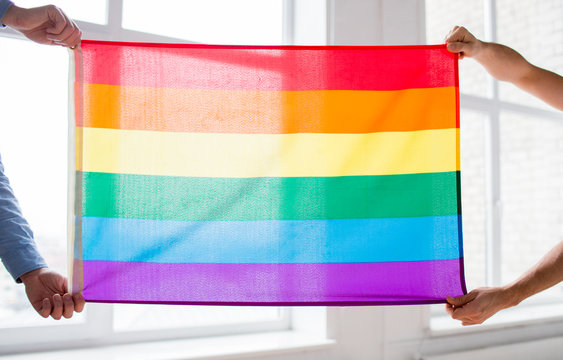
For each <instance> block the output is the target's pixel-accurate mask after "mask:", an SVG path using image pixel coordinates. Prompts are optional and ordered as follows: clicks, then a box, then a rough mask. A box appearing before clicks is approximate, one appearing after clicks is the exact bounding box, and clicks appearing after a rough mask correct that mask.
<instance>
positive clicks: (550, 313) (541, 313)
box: [429, 303, 563, 337]
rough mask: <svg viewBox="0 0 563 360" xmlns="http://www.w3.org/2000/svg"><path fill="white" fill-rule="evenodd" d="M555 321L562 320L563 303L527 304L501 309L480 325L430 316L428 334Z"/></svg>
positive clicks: (495, 328)
mask: <svg viewBox="0 0 563 360" xmlns="http://www.w3.org/2000/svg"><path fill="white" fill-rule="evenodd" d="M554 314H557V315H554ZM557 321H563V303H552V304H533V305H532V304H529V305H524V306H518V307H513V308H510V309H506V310H503V311H501V312H499V313H497V314H495V315H494V316H493V317H491V318H490V319H488V320H487V321H486V322H485V323H483V324H482V325H473V326H461V323H460V322H459V321H457V320H453V319H451V318H450V317H449V316H432V317H431V318H430V326H429V334H430V336H431V337H440V336H450V335H461V334H466V333H473V332H480V331H488V330H498V329H506V328H508V327H517V326H526V325H534V324H538V323H542V324H545V323H546V322H557Z"/></svg>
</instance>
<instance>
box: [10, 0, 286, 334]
mask: <svg viewBox="0 0 563 360" xmlns="http://www.w3.org/2000/svg"><path fill="white" fill-rule="evenodd" d="M47 3H51V1H49V2H46V1H42V0H29V1H16V4H19V5H21V6H25V7H32V6H39V5H44V4H47ZM52 3H54V4H55V5H57V6H59V7H61V8H63V9H64V10H65V11H66V12H67V13H68V14H69V15H70V16H71V17H73V18H75V19H77V20H78V21H79V25H80V26H81V28H82V29H83V32H84V35H83V37H84V38H85V39H104V36H105V37H106V39H107V37H108V35H107V34H126V35H124V36H125V37H124V38H119V39H115V38H112V39H113V40H122V41H153V40H146V35H147V34H157V35H160V36H161V39H162V40H163V41H165V40H166V39H167V38H166V37H167V36H168V37H170V38H169V40H168V42H174V41H189V42H200V43H221V44H269V45H279V44H281V43H282V40H283V39H282V34H283V19H284V14H283V5H284V4H283V1H282V0H275V1H266V2H264V1H260V0H244V1H237V2H232V1H228V0H213V1H205V2H203V1H170V0H167V1H161V2H159V3H158V9H161V10H162V11H164V10H165V11H166V16H164V14H163V13H162V11H157V10H155V2H154V1H152V2H149V1H129V0H125V1H114V0H110V1H106V0H96V1H88V2H77V1H70V0H59V1H57V0H54V1H52ZM121 7H122V9H123V11H122V12H121V11H119V10H120V8H121ZM218 9H220V10H219V11H218ZM112 12H113V13H112ZM119 14H123V21H122V22H121V21H119V22H114V23H111V22H108V19H109V18H111V17H112V16H114V17H115V15H118V16H119ZM211 14H213V16H211ZM258 15H259V16H258ZM147 19H149V20H147ZM121 23H123V27H121ZM234 24H236V26H233V25H234ZM124 29H127V31H125V30H124ZM257 29H260V30H259V31H257ZM178 39H181V40H178ZM0 48H1V49H2V54H3V58H2V69H3V71H2V84H3V85H2V87H1V88H0V98H1V99H2V103H3V104H9V105H10V106H4V107H3V110H2V118H3V120H4V121H2V122H1V123H0V153H1V154H2V160H3V162H4V165H5V168H6V174H7V175H8V176H9V178H10V180H11V184H12V186H13V188H14V191H15V193H16V195H17V196H18V198H19V200H20V204H21V207H22V209H23V213H24V216H25V217H26V218H27V219H28V221H29V222H30V224H31V227H32V229H33V230H34V234H35V239H36V242H37V244H38V247H39V249H40V252H41V253H42V255H43V256H44V257H45V258H46V260H47V262H48V264H49V266H50V267H52V268H53V269H55V270H56V271H59V272H60V273H62V274H66V272H67V259H66V257H67V255H66V247H67V245H66V231H67V230H66V217H67V215H66V211H67V200H66V199H67V147H68V141H67V127H68V124H67V119H68V116H67V112H68V100H67V99H68V91H67V87H68V75H67V74H68V54H67V51H66V50H64V49H62V48H56V47H47V46H39V45H37V44H32V43H31V42H29V41H27V40H22V39H21V38H18V36H17V35H16V34H15V33H13V32H10V31H9V30H5V31H3V32H2V33H0ZM39 59H40V60H39ZM7 69H8V70H7ZM0 289H1V290H0V334H2V331H8V332H9V331H10V329H14V328H21V327H26V328H30V327H35V326H54V325H56V328H64V327H66V326H67V325H69V324H82V325H84V326H85V327H86V328H88V327H92V328H95V329H94V330H92V331H90V333H92V332H93V333H96V331H97V332H98V334H99V336H100V337H101V338H106V339H107V338H109V337H110V336H111V333H112V332H113V334H114V336H113V337H114V338H118V337H116V336H117V335H115V334H118V333H128V335H131V332H135V333H139V334H141V333H142V334H141V335H139V336H141V337H138V338H137V340H138V339H148V338H162V337H163V336H170V337H181V336H190V335H191V336H201V335H210V334H218V333H220V334H224V333H229V332H231V333H232V332H249V331H259V330H268V329H285V328H288V327H289V313H288V310H285V309H282V308H276V307H198V306H154V305H106V304H89V305H88V306H87V307H86V311H85V312H84V313H83V314H75V316H74V317H73V319H71V320H70V321H69V320H65V321H60V322H56V321H54V320H52V319H49V320H45V319H43V318H41V317H40V316H38V315H37V314H36V313H35V311H34V310H33V309H32V308H31V306H30V305H29V303H28V301H27V298H26V296H25V293H24V288H23V286H21V285H16V284H15V283H14V281H13V279H12V278H11V277H10V276H9V274H8V273H7V272H6V271H5V270H4V269H3V268H2V270H0ZM99 329H106V330H103V331H100V330H99ZM107 329H109V331H110V333H107ZM163 329H168V330H167V332H166V331H165V332H162V330H163ZM198 329H200V330H198ZM154 330H159V331H158V332H157V331H154ZM53 331H57V330H56V329H54V330H53ZM174 331H176V332H174ZM76 336H79V335H76ZM1 337H4V336H1ZM127 339H133V340H134V337H131V336H128V337H127ZM6 341H8V340H6ZM1 342H2V341H1V340H0V343H1Z"/></svg>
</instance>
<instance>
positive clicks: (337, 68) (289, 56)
mask: <svg viewBox="0 0 563 360" xmlns="http://www.w3.org/2000/svg"><path fill="white" fill-rule="evenodd" d="M81 47H82V54H83V66H84V73H83V81H84V82H86V83H94V84H109V85H128V86H146V87H161V88H162V87H163V88H186V89H222V90H294V91H296V90H400V89H409V88H428V87H447V86H455V85H456V76H455V65H454V62H455V60H456V57H455V56H456V55H455V54H452V53H450V52H448V51H447V50H446V48H445V46H444V45H439V46H416V47H408V46H407V47H373V46H371V47H311V46H308V47H299V46H293V47H290V46H212V45H191V44H185V45H184V44H135V43H114V42H102V41H87V40H85V41H83V42H82V46H81Z"/></svg>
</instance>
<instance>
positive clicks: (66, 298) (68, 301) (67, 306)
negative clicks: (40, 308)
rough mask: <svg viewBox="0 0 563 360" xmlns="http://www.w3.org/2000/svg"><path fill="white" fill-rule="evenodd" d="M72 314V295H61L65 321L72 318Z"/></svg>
mask: <svg viewBox="0 0 563 360" xmlns="http://www.w3.org/2000/svg"><path fill="white" fill-rule="evenodd" d="M73 313H74V302H73V301H72V295H70V294H68V293H67V294H64V295H63V316H64V317H65V318H67V319H70V318H71V317H72V314H73Z"/></svg>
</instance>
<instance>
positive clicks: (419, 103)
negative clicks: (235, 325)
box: [69, 41, 466, 305]
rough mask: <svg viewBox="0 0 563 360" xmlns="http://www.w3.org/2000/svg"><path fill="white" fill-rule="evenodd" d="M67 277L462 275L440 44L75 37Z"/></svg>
mask: <svg viewBox="0 0 563 360" xmlns="http://www.w3.org/2000/svg"><path fill="white" fill-rule="evenodd" d="M72 61H73V65H72V69H71V75H72V77H73V79H72V89H73V91H72V93H73V94H74V101H73V107H74V108H73V109H72V114H73V115H74V120H73V121H72V126H71V129H70V130H71V132H73V133H74V134H73V136H74V137H75V139H76V143H75V148H74V150H75V154H74V157H73V160H72V161H74V166H75V167H73V168H74V169H76V171H75V172H74V171H73V174H72V175H73V176H72V177H71V186H72V192H73V196H74V202H73V203H74V205H73V206H74V211H73V214H74V218H73V221H72V223H71V224H72V227H71V229H69V230H70V234H71V242H72V243H71V245H72V246H71V247H70V249H71V252H70V253H71V260H72V261H71V264H72V269H71V274H72V284H73V291H80V290H82V291H83V295H84V298H85V299H86V300H87V301H93V302H123V303H167V304H217V305H383V304H425V303H440V302H445V298H446V296H448V295H451V296H459V295H462V294H464V293H465V292H466V290H465V284H464V276H463V251H462V232H461V203H460V172H459V171H460V168H459V87H458V69H457V56H456V55H455V54H451V53H449V52H448V51H447V50H446V48H445V46H443V45H435V46H396V47H373V46H372V47H358V46H357V47H345V46H343V47H341V46H328V47H326V46H319V47H300V46H212V45H185V44H140V43H118V42H102V41H83V42H82V45H81V48H79V49H77V50H75V51H73V55H72Z"/></svg>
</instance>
